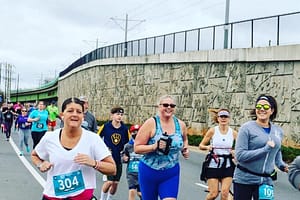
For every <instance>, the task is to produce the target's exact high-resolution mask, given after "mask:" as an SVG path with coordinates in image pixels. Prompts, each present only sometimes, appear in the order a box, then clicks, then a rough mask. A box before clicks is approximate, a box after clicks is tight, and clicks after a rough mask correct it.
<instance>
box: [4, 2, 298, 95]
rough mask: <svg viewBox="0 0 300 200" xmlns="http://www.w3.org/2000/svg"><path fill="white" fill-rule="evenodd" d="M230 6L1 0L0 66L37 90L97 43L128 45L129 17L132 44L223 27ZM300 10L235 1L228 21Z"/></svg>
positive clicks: (23, 85)
mask: <svg viewBox="0 0 300 200" xmlns="http://www.w3.org/2000/svg"><path fill="white" fill-rule="evenodd" d="M225 2H226V0H152V1H149V0H128V1H123V0H110V1H99V0H85V1H71V0H42V1H41V0H26V1H22V0H9V1H8V0H0V5H1V7H0V26H1V31H0V36H1V37H0V38H1V39H0V62H9V63H11V64H13V65H14V72H13V76H14V77H17V74H20V87H21V88H33V87H37V86H38V85H39V83H40V82H41V81H40V79H41V78H47V77H55V75H58V72H59V71H61V70H63V69H64V68H66V67H67V66H68V65H69V64H71V63H72V62H73V61H75V59H77V58H78V57H79V55H80V53H81V54H85V53H87V52H89V51H91V50H93V49H95V47H96V40H97V39H98V42H99V46H105V45H109V44H114V43H119V42H123V41H124V30H122V28H124V24H125V21H124V19H125V15H126V13H128V16H129V20H130V21H129V24H128V28H129V32H128V40H133V39H139V38H144V37H150V36H156V35H162V34H166V33H171V32H176V31H182V30H187V29H192V28H199V27H204V26H209V25H216V24H222V23H224V15H225V14H224V11H225ZM299 10H300V4H299V2H298V1H297V0H285V1H281V0H264V1H261V0H252V1H241V0H231V1H230V16H229V18H230V21H231V22H232V21H239V20H245V19H250V18H257V17H264V16H270V15H277V14H283V13H289V12H295V11H299ZM111 18H114V19H115V22H114V21H113V20H112V19H111ZM117 19H123V20H117ZM131 20H132V21H131ZM139 20H145V21H144V22H140V21H139ZM116 22H117V23H118V24H119V25H118V24H117V23H116ZM1 85H3V84H1ZM13 85H14V84H13V83H12V86H13ZM13 87H14V86H13ZM1 88H2V89H3V87H2V86H1Z"/></svg>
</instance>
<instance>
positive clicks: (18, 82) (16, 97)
mask: <svg viewBox="0 0 300 200" xmlns="http://www.w3.org/2000/svg"><path fill="white" fill-rule="evenodd" d="M18 98H19V73H18V78H17V97H16V102H18Z"/></svg>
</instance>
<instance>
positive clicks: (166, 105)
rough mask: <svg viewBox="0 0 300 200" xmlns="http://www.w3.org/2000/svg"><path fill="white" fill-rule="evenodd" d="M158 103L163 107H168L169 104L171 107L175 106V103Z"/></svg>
mask: <svg viewBox="0 0 300 200" xmlns="http://www.w3.org/2000/svg"><path fill="white" fill-rule="evenodd" d="M159 105H162V106H163V107H165V108H168V107H169V106H170V107H171V108H175V107H176V105H175V104H168V103H161V104H159Z"/></svg>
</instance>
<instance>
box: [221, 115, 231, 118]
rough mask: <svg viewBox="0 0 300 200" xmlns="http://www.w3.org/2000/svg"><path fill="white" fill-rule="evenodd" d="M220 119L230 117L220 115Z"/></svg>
mask: <svg viewBox="0 0 300 200" xmlns="http://www.w3.org/2000/svg"><path fill="white" fill-rule="evenodd" d="M219 117H220V118H229V116H227V115H220V116H219Z"/></svg>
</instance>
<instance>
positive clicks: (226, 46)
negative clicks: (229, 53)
mask: <svg viewBox="0 0 300 200" xmlns="http://www.w3.org/2000/svg"><path fill="white" fill-rule="evenodd" d="M229 4H230V0H226V8H225V27H224V49H227V48H228V29H229V24H228V23H229ZM231 34H232V33H231Z"/></svg>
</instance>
